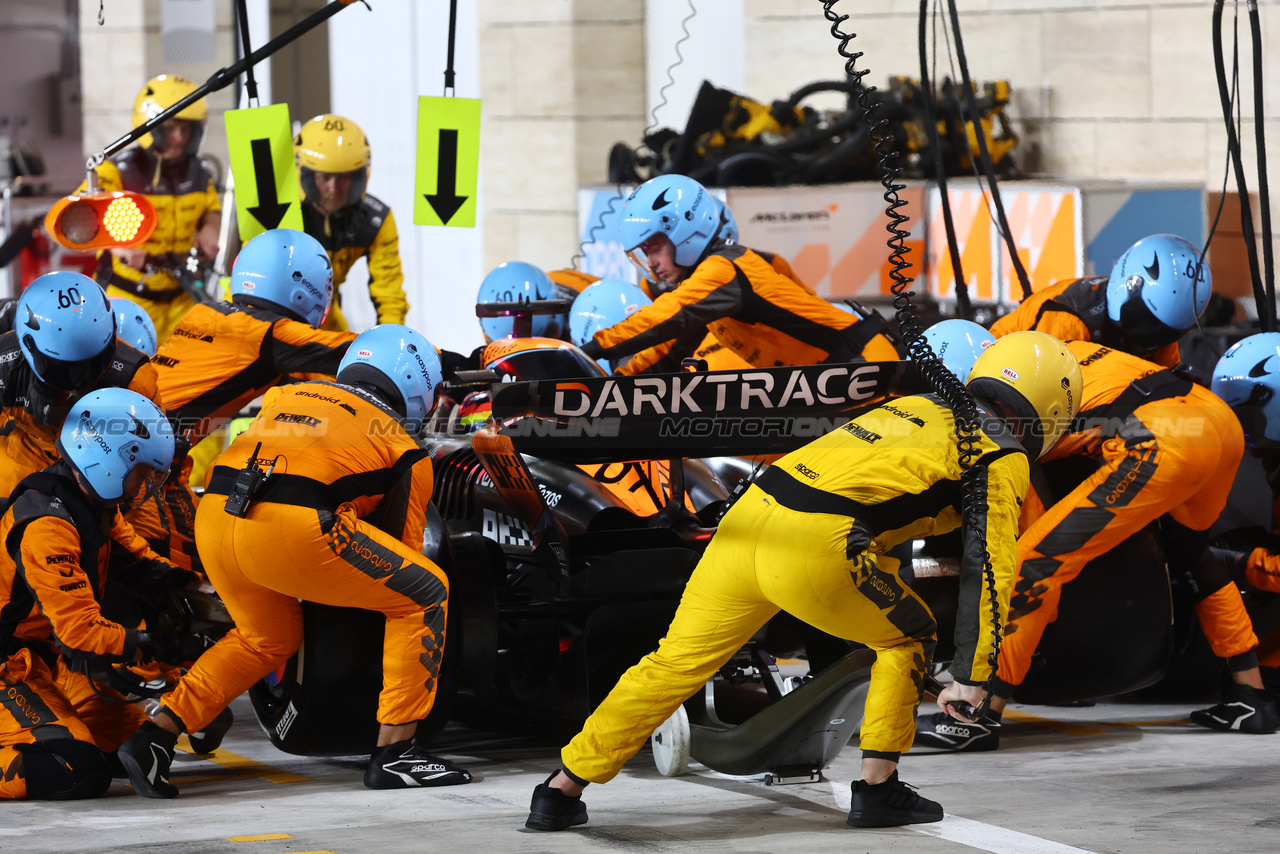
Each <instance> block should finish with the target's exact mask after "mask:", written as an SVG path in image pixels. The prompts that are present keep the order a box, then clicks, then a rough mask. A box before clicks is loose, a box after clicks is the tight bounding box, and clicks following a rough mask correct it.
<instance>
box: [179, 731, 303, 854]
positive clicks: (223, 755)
mask: <svg viewBox="0 0 1280 854" xmlns="http://www.w3.org/2000/svg"><path fill="white" fill-rule="evenodd" d="M178 746H179V747H180V748H182V749H183V750H185V751H186V752H188V753H192V752H193V751H192V750H191V742H189V741H188V740H187V738H186V736H183V737H182V738H180V739H179V740H178ZM205 758H206V759H208V760H209V761H210V762H214V763H216V764H218V765H221V766H222V767H223V768H230V769H232V770H234V771H243V772H245V773H246V774H247V775H248V776H251V777H258V778H260V779H263V780H266V781H268V782H271V783H310V782H311V778H310V777H303V776H302V775H301V774H294V773H292V772H290V771H281V770H280V769H279V768H272V767H271V766H270V765H264V764H262V763H261V762H256V761H254V760H252V759H250V758H249V757H247V756H241V755H240V754H238V753H232V752H231V751H229V750H223V749H221V748H219V749H217V750H215V751H214V752H213V753H211V754H210V755H208V756H206V757H205ZM178 782H181V781H178ZM303 854H305V852H304V853H303Z"/></svg>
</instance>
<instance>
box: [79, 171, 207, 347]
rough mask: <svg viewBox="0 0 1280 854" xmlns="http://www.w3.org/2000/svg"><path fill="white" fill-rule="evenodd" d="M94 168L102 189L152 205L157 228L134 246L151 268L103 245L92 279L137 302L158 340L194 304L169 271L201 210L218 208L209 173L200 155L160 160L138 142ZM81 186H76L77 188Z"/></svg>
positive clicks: (185, 248) (189, 241)
mask: <svg viewBox="0 0 1280 854" xmlns="http://www.w3.org/2000/svg"><path fill="white" fill-rule="evenodd" d="M95 171H96V172H97V173H98V184H99V186H101V188H102V189H103V190H131V191H133V192H135V193H144V194H145V195H146V196H147V199H148V200H149V201H150V202H151V203H152V204H153V205H155V208H156V230H155V232H153V233H152V235H151V236H150V237H149V238H147V241H146V242H145V243H143V244H142V245H141V246H139V247H138V248H139V249H141V250H142V251H143V252H145V253H146V254H147V256H148V259H147V261H148V264H150V265H151V269H148V268H145V267H144V269H142V270H135V269H134V268H132V267H130V266H129V265H128V264H126V263H124V261H122V260H121V259H119V258H117V257H115V256H114V255H112V254H111V251H110V250H103V251H101V252H99V253H98V269H97V272H95V273H94V278H95V279H97V281H98V284H100V285H102V286H103V287H104V288H106V289H107V294H108V295H109V296H113V297H128V298H129V299H131V300H133V301H134V302H136V303H137V304H138V305H140V306H142V308H143V310H145V311H146V312H147V314H149V315H150V316H151V320H152V321H154V323H155V325H156V340H158V341H160V342H162V343H163V342H164V340H165V339H166V338H168V337H169V334H170V333H171V332H172V331H173V327H174V326H175V325H176V324H177V322H178V321H179V320H180V319H181V318H182V316H183V315H184V314H186V313H187V311H188V310H190V308H191V307H192V306H193V305H195V302H194V301H193V300H192V299H191V297H190V296H188V295H187V293H186V291H184V290H183V289H182V285H180V284H179V283H178V279H177V277H176V276H175V275H174V274H173V272H171V270H172V269H173V268H175V267H180V266H181V265H182V264H185V263H186V259H187V254H188V253H189V252H190V251H191V247H192V245H193V244H194V243H195V235H196V232H197V231H198V230H199V229H200V226H201V225H203V224H204V221H205V218H206V215H207V214H211V213H215V212H220V211H221V210H222V202H221V201H220V200H219V198H218V190H217V188H216V187H214V185H213V176H212V175H211V174H210V173H209V170H208V168H206V167H205V165H204V162H203V161H201V160H200V158H199V157H196V156H190V157H182V158H179V159H177V160H161V159H160V158H158V157H156V155H155V154H154V153H152V152H150V151H148V150H146V149H143V148H138V147H134V148H130V149H128V150H126V151H123V152H121V153H120V154H117V155H116V156H115V157H112V158H111V159H110V160H108V161H106V162H105V163H103V164H102V165H101V166H99V167H97V169H96V170H95ZM85 186H86V185H85V184H81V185H80V189H81V191H83V190H84V189H85Z"/></svg>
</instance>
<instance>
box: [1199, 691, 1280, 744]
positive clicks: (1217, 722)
mask: <svg viewBox="0 0 1280 854" xmlns="http://www.w3.org/2000/svg"><path fill="white" fill-rule="evenodd" d="M1191 722H1192V723H1193V724H1199V725H1200V726H1203V727H1208V728H1209V729H1216V730H1220V731H1222V732H1247V733H1254V734H1257V735H1265V734H1267V733H1272V732H1275V731H1276V729H1278V728H1280V714H1278V713H1277V712H1276V704H1275V703H1274V702H1273V701H1272V699H1271V698H1270V697H1268V696H1267V693H1266V692H1265V691H1260V690H1258V689H1257V688H1253V687H1251V686H1249V685H1240V684H1237V683H1235V682H1232V683H1231V684H1230V685H1228V686H1227V688H1226V690H1225V691H1223V692H1222V701H1221V702H1220V703H1218V704H1217V705H1216V706H1210V707H1209V708H1207V709H1198V710H1197V711H1194V712H1192V713H1191Z"/></svg>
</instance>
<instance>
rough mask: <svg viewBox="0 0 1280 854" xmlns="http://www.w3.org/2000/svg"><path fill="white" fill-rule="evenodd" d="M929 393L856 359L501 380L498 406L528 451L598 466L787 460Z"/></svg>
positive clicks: (906, 376)
mask: <svg viewBox="0 0 1280 854" xmlns="http://www.w3.org/2000/svg"><path fill="white" fill-rule="evenodd" d="M929 391H931V389H930V388H929V386H928V384H927V383H926V382H925V381H924V379H923V378H921V377H920V375H919V374H918V373H917V372H916V369H915V366H914V365H913V364H912V363H910V362H906V361H901V362H851V363H847V364H837V365H801V366H795V367H781V368H754V369H749V370H739V371H700V372H696V373H680V374H657V375H651V376H640V377H591V378H575V379H566V380H538V381H532V382H514V383H499V384H496V385H494V386H493V392H492V400H493V416H494V419H495V421H496V422H497V423H498V424H499V425H500V427H499V432H500V433H501V434H502V435H503V436H506V437H508V438H509V439H510V440H511V442H512V444H513V445H514V446H515V448H516V449H517V450H519V451H520V452H521V453H526V454H531V455H534V456H538V457H544V458H547V459H553V460H561V461H564V462H571V463H596V462H610V461H615V460H617V461H621V460H640V459H670V458H673V457H713V456H750V455H754V454H776V453H786V452H789V451H793V450H795V449H796V448H799V447H801V446H802V445H804V444H806V443H808V442H810V441H812V440H813V439H816V438H817V437H818V436H821V435H824V434H826V433H828V432H830V431H831V430H833V429H835V428H836V427H839V426H840V425H841V424H844V423H846V422H847V421H849V420H850V419H851V418H853V417H855V416H857V415H859V414H861V413H862V412H864V411H866V410H867V409H870V408H871V407H873V406H875V405H877V404H879V403H880V402H882V401H883V400H884V399H885V398H886V397H897V396H902V395H908V394H926V393H928V392H929Z"/></svg>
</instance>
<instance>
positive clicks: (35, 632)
mask: <svg viewBox="0 0 1280 854" xmlns="http://www.w3.org/2000/svg"><path fill="white" fill-rule="evenodd" d="M95 287H97V286H96V285H95ZM58 450H59V452H60V453H61V455H62V460H61V461H59V462H57V463H55V464H54V465H52V466H50V467H49V468H47V469H45V470H43V471H40V472H36V473H35V474H32V475H29V476H27V477H26V478H24V479H23V480H22V482H21V483H20V484H19V485H18V487H17V489H16V490H15V491H14V495H13V501H12V503H11V505H10V507H9V509H8V511H7V512H6V513H5V514H4V517H3V519H0V541H2V542H3V543H4V549H3V551H0V648H2V649H0V652H2V655H0V685H3V686H4V691H5V697H4V703H3V704H0V797H4V798H22V797H28V798H37V799H48V800H72V799H79V798H94V797H98V796H99V795H101V794H102V793H103V792H105V791H106V789H107V787H108V786H109V785H110V783H111V771H110V766H109V764H108V761H107V758H106V757H105V755H104V754H105V753H109V752H111V751H113V750H115V749H116V748H118V747H119V746H120V744H121V743H122V742H123V741H124V740H125V739H126V738H128V736H129V735H130V733H132V732H133V730H134V729H135V728H137V726H138V725H139V724H140V723H141V722H142V721H145V720H146V715H145V714H144V713H143V711H142V710H141V709H139V708H138V707H137V706H136V705H132V704H129V703H125V702H124V698H123V697H121V696H120V695H119V694H118V693H117V692H115V691H114V690H112V689H111V688H110V687H108V686H105V685H103V686H97V685H95V684H93V683H91V682H90V678H91V677H90V676H89V675H86V674H88V673H90V672H92V671H94V670H96V669H97V667H98V665H100V664H102V663H106V662H130V661H141V660H152V659H154V658H156V657H158V656H162V655H163V654H164V653H165V652H166V650H167V649H168V648H169V645H170V644H171V643H172V639H167V638H164V637H161V636H157V635H155V634H153V633H150V632H145V631H138V630H135V629H131V628H127V627H125V626H122V625H119V624H118V623H115V622H112V621H111V620H108V619H105V618H104V617H103V615H102V611H101V606H100V603H101V601H102V596H103V593H104V590H105V589H106V586H107V584H108V573H107V566H108V563H109V562H110V563H111V564H112V565H111V575H110V583H111V584H112V585H114V584H117V583H121V582H124V581H127V582H128V583H129V586H131V587H132V588H133V591H134V592H135V593H136V594H138V595H140V596H142V597H144V598H149V599H155V598H158V597H159V596H161V595H163V593H165V592H166V591H168V590H170V589H173V588H176V587H182V586H186V585H187V584H189V583H191V582H193V581H195V579H196V577H195V576H194V575H193V574H192V573H189V572H186V571H185V570H181V569H179V568H177V567H175V566H173V565H172V564H169V563H166V562H164V561H162V560H160V559H159V558H158V557H157V556H156V555H155V554H154V553H153V552H151V551H150V550H149V549H147V546H146V543H145V542H144V541H143V540H142V539H140V538H139V537H138V536H137V535H136V534H134V533H133V530H132V529H131V528H130V527H129V525H128V524H127V523H126V522H125V521H124V519H123V517H122V516H121V511H122V510H124V509H127V508H128V507H130V506H132V505H135V504H137V503H138V502H140V501H143V500H145V499H146V497H147V496H148V495H149V494H150V493H151V492H153V491H154V490H155V489H156V488H157V487H158V486H159V483H160V482H161V481H162V480H163V478H164V477H165V475H166V474H167V473H168V471H169V466H170V464H171V462H172V460H173V432H172V430H171V429H170V428H169V422H168V420H166V419H165V417H164V414H163V413H162V412H161V411H160V409H159V408H158V407H157V406H156V405H155V404H153V403H152V402H151V401H149V400H147V399H146V398H145V397H143V396H141V395H139V394H136V393H134V392H131V391H128V390H125V389H116V388H111V389H102V390H99V391H93V392H90V393H89V394H87V395H85V396H84V397H82V398H80V400H79V401H78V402H77V403H76V404H75V405H74V406H73V407H72V408H71V411H70V413H69V414H68V416H67V419H66V423H65V424H63V426H62V430H61V433H60V436H59V439H58ZM122 551H123V552H127V553H128V554H127V555H122V554H121V552H122ZM113 552H114V553H115V554H114V555H113ZM121 557H126V558H129V559H128V560H124V561H121V560H120V558H121ZM113 701H114V702H113Z"/></svg>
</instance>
